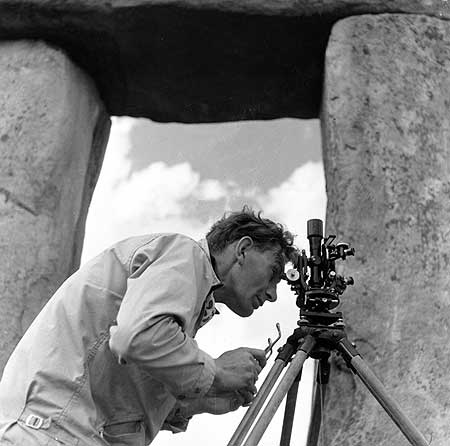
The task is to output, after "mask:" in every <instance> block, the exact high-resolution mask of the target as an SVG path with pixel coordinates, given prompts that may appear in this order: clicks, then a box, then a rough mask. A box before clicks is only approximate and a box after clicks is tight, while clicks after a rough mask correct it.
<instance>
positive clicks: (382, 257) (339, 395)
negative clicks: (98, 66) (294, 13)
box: [321, 15, 450, 446]
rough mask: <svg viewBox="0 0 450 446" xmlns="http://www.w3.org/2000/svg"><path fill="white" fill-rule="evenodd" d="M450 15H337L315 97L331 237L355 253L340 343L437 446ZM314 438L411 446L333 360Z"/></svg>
mask: <svg viewBox="0 0 450 446" xmlns="http://www.w3.org/2000/svg"><path fill="white" fill-rule="evenodd" d="M449 74H450V23H448V22H444V21H441V20H438V19H433V18H428V17H423V16H404V15H403V16H402V15H379V16H361V17H353V18H348V19H345V20H343V21H340V22H339V23H337V24H336V25H335V27H334V29H333V31H332V34H331V37H330V44H329V47H328V50H327V56H326V77H325V91H324V98H323V111H322V122H323V134H324V138H323V139H324V158H325V170H326V181H327V192H328V208H327V233H333V234H338V235H339V238H340V239H342V240H347V241H349V242H350V243H351V244H352V245H353V246H354V247H355V248H356V257H355V258H350V259H348V261H347V262H346V265H345V274H350V275H352V276H354V278H355V282H356V285H355V286H354V287H353V288H350V289H348V290H347V291H346V293H345V294H344V297H343V302H344V303H343V311H344V314H345V315H346V319H347V322H348V323H349V326H350V327H349V330H348V332H349V338H350V339H354V340H355V341H356V344H357V347H358V350H359V351H360V352H361V353H362V355H363V357H365V359H366V360H367V363H368V364H369V365H370V366H371V367H372V369H373V370H374V372H375V373H376V374H377V375H378V376H379V378H380V379H381V380H382V381H383V382H384V384H385V386H386V387H387V389H389V391H390V392H391V394H392V395H393V397H394V398H396V399H397V401H398V402H399V403H400V405H401V406H402V407H403V409H404V411H405V413H406V414H408V415H409V416H410V418H411V419H412V420H414V422H415V424H416V426H417V427H418V428H419V429H420V430H421V431H422V432H423V434H424V435H425V437H426V439H427V440H428V441H430V444H432V445H433V446H445V445H448V442H449V438H450V423H449V422H448V420H449V417H450V380H449V370H450V347H449V344H448V337H449V333H450V255H449V252H450V237H449V235H450V199H449V197H450V113H449V108H450V75H449ZM331 383H332V384H331V390H330V394H329V397H328V401H327V404H326V410H325V420H324V429H325V432H324V436H323V439H322V443H321V444H323V445H331V444H332V445H333V446H338V445H346V446H356V445H358V446H359V445H377V446H388V445H389V446H391V445H396V446H402V445H405V446H406V445H408V444H409V443H408V442H407V441H406V439H405V438H404V437H403V435H402V434H401V433H400V431H399V430H398V429H397V428H396V427H395V425H394V424H393V423H392V422H391V421H390V419H388V418H387V416H386V415H385V414H384V412H383V410H382V409H381V408H380V406H379V405H378V403H377V402H376V401H375V399H374V398H372V396H371V395H370V394H369V392H368V391H366V390H365V389H364V388H363V386H362V384H361V382H360V381H359V379H358V378H356V377H355V376H354V375H352V374H351V373H349V372H348V371H347V369H346V367H345V366H344V370H343V371H339V370H338V369H337V368H336V367H334V369H333V370H332V378H331Z"/></svg>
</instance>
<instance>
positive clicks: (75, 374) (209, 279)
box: [0, 208, 294, 446]
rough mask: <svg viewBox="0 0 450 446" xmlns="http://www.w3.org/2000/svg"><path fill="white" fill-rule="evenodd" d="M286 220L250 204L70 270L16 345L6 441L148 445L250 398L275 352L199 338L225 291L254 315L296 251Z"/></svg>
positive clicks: (239, 308) (230, 302)
mask: <svg viewBox="0 0 450 446" xmlns="http://www.w3.org/2000/svg"><path fill="white" fill-rule="evenodd" d="M293 250H294V248H293V246H292V236H291V235H290V234H289V233H288V232H285V231H284V230H283V228H282V226H281V225H279V224H276V223H274V222H272V221H270V220H268V219H264V218H261V216H260V215H259V214H258V215H256V214H255V213H254V212H252V211H251V210H249V209H247V208H244V209H243V210H242V211H241V212H234V213H231V214H229V215H226V216H224V217H223V218H222V219H221V220H219V221H218V222H216V223H215V224H214V225H213V226H212V228H211V230H210V231H209V232H208V234H207V235H206V239H205V240H201V241H199V242H196V241H194V240H192V239H190V238H188V237H186V236H183V235H180V234H152V235H146V236H141V237H133V238H130V239H127V240H124V241H121V242H119V243H117V244H116V245H114V246H112V247H111V248H109V249H108V250H106V251H104V252H103V253H101V254H100V255H99V256H97V257H96V258H94V259H93V260H91V261H90V262H89V263H87V264H86V265H84V266H83V267H82V268H81V269H79V270H78V271H77V272H76V273H75V274H73V275H72V276H71V277H69V278H68V279H67V280H66V281H65V282H64V284H63V285H62V286H61V287H60V288H59V290H58V291H57V292H56V293H55V295H54V296H53V297H52V298H51V299H50V300H49V302H48V303H47V305H46V306H45V307H44V309H43V310H42V312H41V313H40V314H39V315H38V316H37V318H36V319H35V321H34V322H33V323H32V325H31V326H30V328H29V329H28V331H27V332H26V333H25V335H24V336H23V338H22V339H21V341H20V343H19V344H18V346H17V348H16V350H15V351H14V353H13V354H12V356H11V358H10V360H9V362H8V364H7V366H6V368H5V371H4V374H3V378H2V381H1V383H0V444H2V445H3V444H8V445H17V446H23V445H28V446H32V445H61V444H65V445H77V446H81V445H89V446H90V445H92V446H94V445H98V446H100V445H103V446H105V445H111V446H119V445H120V446H124V445H134V446H141V445H142V446H143V445H146V444H149V443H150V442H151V441H152V440H153V439H154V438H155V436H156V434H157V433H158V432H159V431H160V430H161V429H168V430H172V431H173V432H180V431H184V430H185V429H186V427H187V424H188V421H189V418H190V417H192V416H193V415H195V414H197V413H202V412H209V413H214V414H223V413H226V412H229V411H231V410H235V409H237V408H238V407H239V406H240V405H246V404H250V403H251V401H252V400H253V398H254V394H255V392H256V388H255V381H256V379H257V377H258V374H259V372H260V371H261V368H262V367H263V366H264V365H265V355H264V351H262V350H258V349H252V348H239V349H236V350H232V351H228V352H225V353H224V354H222V355H221V356H220V357H218V358H217V359H213V358H212V357H211V356H209V355H208V354H207V353H205V352H204V351H202V350H200V349H199V348H198V346H197V344H196V342H195V340H194V337H195V334H196V332H197V330H198V329H199V328H200V327H202V326H203V325H204V324H206V323H207V322H208V321H209V320H210V319H211V318H212V317H213V315H214V312H215V307H214V303H215V302H221V303H223V304H225V305H227V306H228V307H229V308H230V309H231V310H232V311H233V312H235V313H237V314H238V315H239V316H242V317H247V316H250V315H251V314H252V313H253V311H254V310H255V309H257V308H259V307H260V306H262V305H263V304H264V302H265V301H266V300H268V301H270V302H273V301H275V300H276V298H277V294H276V286H277V283H278V282H279V280H280V277H281V275H282V273H283V270H284V264H285V261H286V260H287V259H288V258H289V257H290V255H291V253H292V251H293Z"/></svg>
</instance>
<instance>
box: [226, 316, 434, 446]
mask: <svg viewBox="0 0 450 446" xmlns="http://www.w3.org/2000/svg"><path fill="white" fill-rule="evenodd" d="M298 324H299V328H297V329H295V330H294V333H293V334H292V335H291V336H290V337H289V338H288V339H287V342H286V344H285V345H284V346H283V347H282V348H281V349H280V350H279V354H278V356H277V358H276V360H275V364H274V365H273V367H272V369H271V370H270V371H269V373H268V375H267V377H266V379H265V381H264V383H263V384H262V386H261V389H260V390H259V392H258V394H257V396H256V398H255V400H254V401H253V403H252V405H251V406H250V407H249V409H248V411H247V412H246V414H245V416H244V418H243V419H242V421H241V423H240V424H239V426H238V428H237V429H236V431H235V433H234V434H233V436H232V438H231V440H230V442H229V443H228V446H241V444H242V442H243V441H244V439H245V437H246V436H247V434H248V432H249V430H250V428H251V426H252V424H253V422H254V421H255V419H256V418H257V417H258V414H259V412H260V410H261V408H262V406H263V404H264V402H265V401H266V399H267V397H268V396H269V394H270V393H271V391H272V389H273V387H274V386H275V383H276V381H277V379H278V378H279V376H280V375H281V373H282V371H283V368H284V367H285V366H286V365H287V364H288V363H289V362H290V364H289V367H288V369H287V370H286V373H285V374H284V376H283V377H282V379H281V380H280V383H279V385H278V387H277V388H276V389H275V391H274V392H273V395H272V397H271V399H270V400H269V402H268V403H267V405H266V407H265V409H264V411H263V412H262V414H261V416H260V418H259V419H258V421H257V422H256V424H255V426H254V428H253V430H252V431H251V432H250V434H249V435H248V437H247V439H246V441H245V443H244V446H256V445H257V444H258V443H259V441H260V439H261V437H262V435H263V434H264V432H265V430H266V428H267V427H268V425H269V424H270V422H271V420H272V418H273V416H274V415H275V412H276V411H277V409H278V407H279V406H280V404H281V402H282V401H283V399H284V397H285V396H286V395H287V398H286V410H285V414H284V420H283V429H282V434H281V441H280V446H289V444H290V438H291V431H292V425H293V419H294V410H295V404H296V399H297V390H298V384H299V380H300V376H301V371H302V367H303V363H304V362H305V360H306V359H307V358H308V357H311V358H314V359H318V360H319V363H320V369H319V370H320V372H319V375H318V378H319V379H318V381H319V383H318V385H319V386H320V387H321V390H322V391H321V392H318V391H317V390H318V389H317V388H316V392H315V396H314V404H313V412H312V424H311V425H310V430H309V432H308V443H307V444H308V446H315V445H316V444H317V440H318V436H319V430H320V410H321V407H322V406H323V402H324V396H325V386H326V383H327V382H328V376H329V371H330V367H329V361H328V359H329V356H330V352H331V351H332V350H336V351H338V352H340V353H341V354H342V356H343V358H344V360H345V361H346V363H347V366H348V367H349V368H350V369H351V370H352V371H353V372H354V373H355V374H356V375H358V376H359V378H360V379H361V380H362V382H363V384H364V385H365V386H366V387H367V388H368V390H369V391H370V392H371V393H372V395H373V396H374V397H375V398H376V399H377V401H378V402H379V403H380V404H381V406H382V407H383V408H384V410H385V411H386V413H387V414H388V415H389V416H390V418H391V419H392V420H393V421H394V423H395V424H396V425H397V426H398V427H399V429H400V430H401V431H402V433H403V434H404V435H405V437H406V438H407V439H408V441H409V442H410V443H411V445H413V446H428V442H427V441H426V440H425V438H424V437H423V435H422V434H421V433H420V432H419V431H418V430H417V429H416V427H415V426H414V424H413V423H412V422H411V420H410V419H409V418H408V417H407V416H406V415H405V414H404V413H403V412H402V410H401V408H400V406H399V405H398V404H397V403H396V401H395V400H394V399H393V398H392V397H391V396H390V395H389V393H388V392H387V390H386V389H385V387H384V386H383V384H382V383H381V382H380V381H379V380H378V378H377V377H376V376H375V375H374V373H373V372H372V371H371V370H370V368H369V367H368V366H367V364H366V363H365V361H364V360H363V359H362V358H361V356H360V355H359V353H358V351H357V350H356V349H355V347H354V346H353V345H352V343H351V342H350V341H349V340H348V339H347V335H346V333H345V326H344V324H343V319H342V314H341V313H339V312H337V313H328V312H326V313H320V312H312V311H304V312H301V317H300V321H299V322H298Z"/></svg>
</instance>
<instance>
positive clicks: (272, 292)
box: [266, 287, 277, 302]
mask: <svg viewBox="0 0 450 446" xmlns="http://www.w3.org/2000/svg"><path fill="white" fill-rule="evenodd" d="M266 299H267V300H268V301H269V302H275V301H276V300H277V289H276V288H275V287H270V288H269V289H268V290H267V291H266Z"/></svg>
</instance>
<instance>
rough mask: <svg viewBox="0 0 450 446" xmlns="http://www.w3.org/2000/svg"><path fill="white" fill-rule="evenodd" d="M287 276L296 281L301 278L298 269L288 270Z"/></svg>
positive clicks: (291, 280)
mask: <svg viewBox="0 0 450 446" xmlns="http://www.w3.org/2000/svg"><path fill="white" fill-rule="evenodd" d="M286 277H287V280H289V281H290V282H295V281H297V280H298V279H300V273H299V272H298V271H297V270H296V269H289V270H288V271H287V272H286Z"/></svg>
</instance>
